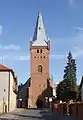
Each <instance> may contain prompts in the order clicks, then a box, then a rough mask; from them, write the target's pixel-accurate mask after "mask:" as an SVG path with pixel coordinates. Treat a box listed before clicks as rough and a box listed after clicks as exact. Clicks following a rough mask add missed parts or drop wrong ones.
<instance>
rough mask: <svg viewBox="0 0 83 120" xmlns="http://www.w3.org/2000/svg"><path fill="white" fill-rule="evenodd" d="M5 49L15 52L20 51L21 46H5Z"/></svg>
mask: <svg viewBox="0 0 83 120" xmlns="http://www.w3.org/2000/svg"><path fill="white" fill-rule="evenodd" d="M3 49H4V50H13V51H17V50H20V46H18V45H13V44H10V45H6V46H4V47H3Z"/></svg>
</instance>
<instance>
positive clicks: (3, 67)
mask: <svg viewBox="0 0 83 120" xmlns="http://www.w3.org/2000/svg"><path fill="white" fill-rule="evenodd" d="M0 70H11V69H10V68H8V67H6V66H4V65H1V64H0Z"/></svg>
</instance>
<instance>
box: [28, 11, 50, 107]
mask: <svg viewBox="0 0 83 120" xmlns="http://www.w3.org/2000/svg"><path fill="white" fill-rule="evenodd" d="M49 52H50V41H49V40H47V37H46V33H45V29H44V24H43V19H42V14H41V12H39V13H38V16H37V22H36V27H35V31H34V36H33V39H32V41H30V78H31V81H30V87H29V99H28V107H32V108H35V107H36V106H37V100H38V99H41V100H42V101H43V102H44V101H45V97H47V96H46V94H43V93H44V91H45V90H46V89H47V87H48V79H49Z"/></svg>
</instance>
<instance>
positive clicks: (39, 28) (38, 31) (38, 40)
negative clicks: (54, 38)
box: [32, 12, 47, 46]
mask: <svg viewBox="0 0 83 120" xmlns="http://www.w3.org/2000/svg"><path fill="white" fill-rule="evenodd" d="M46 40H47V38H46V34H45V29H44V24H43V19H42V14H41V12H39V13H38V17H37V22H36V27H35V31H34V36H33V44H32V45H33V46H47V42H46Z"/></svg>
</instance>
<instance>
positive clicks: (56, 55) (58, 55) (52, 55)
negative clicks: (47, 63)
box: [50, 54, 66, 60]
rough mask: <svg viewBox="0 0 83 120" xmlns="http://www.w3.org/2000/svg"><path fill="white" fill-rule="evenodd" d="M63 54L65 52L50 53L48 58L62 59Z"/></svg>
mask: <svg viewBox="0 0 83 120" xmlns="http://www.w3.org/2000/svg"><path fill="white" fill-rule="evenodd" d="M65 56H66V55H65V54H51V55H50V59H57V60H60V59H64V58H65Z"/></svg>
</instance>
